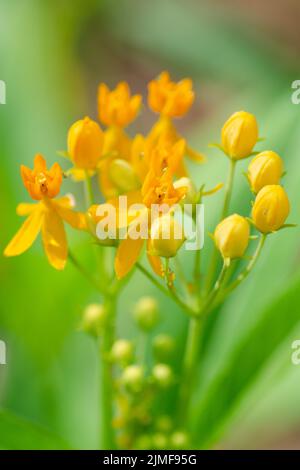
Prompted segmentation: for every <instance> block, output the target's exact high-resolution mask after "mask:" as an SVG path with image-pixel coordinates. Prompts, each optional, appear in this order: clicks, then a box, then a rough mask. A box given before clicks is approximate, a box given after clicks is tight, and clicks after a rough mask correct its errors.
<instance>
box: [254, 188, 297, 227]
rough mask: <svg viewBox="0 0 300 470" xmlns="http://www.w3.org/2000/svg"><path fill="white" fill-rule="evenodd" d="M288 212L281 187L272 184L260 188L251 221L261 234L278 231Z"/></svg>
mask: <svg viewBox="0 0 300 470" xmlns="http://www.w3.org/2000/svg"><path fill="white" fill-rule="evenodd" d="M289 212H290V203H289V199H288V197H287V194H286V192H285V190H284V189H283V187H282V186H279V185H277V184H272V185H268V186H265V187H264V188H262V189H261V190H260V191H259V193H258V194H257V196H256V199H255V202H254V205H253V208H252V219H253V222H254V224H255V226H256V228H257V229H258V230H259V231H260V232H262V233H270V232H275V231H276V230H278V229H280V228H281V227H282V226H283V225H284V223H285V221H286V219H287V217H288V215H289Z"/></svg>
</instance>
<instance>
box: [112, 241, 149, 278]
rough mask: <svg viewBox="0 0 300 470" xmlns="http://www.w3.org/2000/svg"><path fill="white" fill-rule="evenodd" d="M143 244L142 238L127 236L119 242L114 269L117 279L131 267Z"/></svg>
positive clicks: (124, 274)
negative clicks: (134, 238) (135, 238)
mask: <svg viewBox="0 0 300 470" xmlns="http://www.w3.org/2000/svg"><path fill="white" fill-rule="evenodd" d="M143 244H144V240H143V239H142V238H138V239H137V240H133V239H132V238H127V239H126V240H123V241H122V242H121V244H120V245H119V248H118V251H117V254H116V258H115V271H116V275H117V278H118V279H121V278H122V277H124V276H126V274H128V273H129V271H130V270H131V269H132V268H133V266H134V264H135V263H136V261H137V259H138V257H139V255H140V253H141V250H142V248H143Z"/></svg>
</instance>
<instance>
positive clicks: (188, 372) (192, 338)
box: [178, 318, 203, 427]
mask: <svg viewBox="0 0 300 470" xmlns="http://www.w3.org/2000/svg"><path fill="white" fill-rule="evenodd" d="M202 327H203V319H202V318H191V319H190V323H189V331H188V337H187V342H186V351H185V355H184V360H183V378H182V381H181V389H180V392H179V413H178V414H179V416H178V418H179V419H178V424H179V425H180V426H182V427H185V426H186V423H187V420H188V415H189V409H190V401H191V397H192V391H193V388H194V387H193V386H194V379H195V368H196V367H197V361H198V355H199V349H200V342H201V336H202Z"/></svg>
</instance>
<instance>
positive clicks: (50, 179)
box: [4, 155, 86, 269]
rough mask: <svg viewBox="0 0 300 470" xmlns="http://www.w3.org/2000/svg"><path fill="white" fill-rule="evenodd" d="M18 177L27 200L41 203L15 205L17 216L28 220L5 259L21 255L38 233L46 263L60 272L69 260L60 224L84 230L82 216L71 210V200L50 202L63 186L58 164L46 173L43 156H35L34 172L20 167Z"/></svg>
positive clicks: (64, 236)
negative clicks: (20, 176)
mask: <svg viewBox="0 0 300 470" xmlns="http://www.w3.org/2000/svg"><path fill="white" fill-rule="evenodd" d="M21 174H22V179H23V182H24V186H25V187H26V189H27V190H28V192H29V194H30V196H31V197H32V198H33V199H35V200H39V201H40V202H38V203H37V204H24V203H23V204H19V205H18V207H17V214H18V215H21V216H28V217H27V219H26V220H25V222H24V224H23V225H22V226H21V228H20V229H19V231H18V232H17V234H16V235H15V236H14V237H13V239H12V240H11V241H10V243H9V244H8V246H7V247H6V248H5V251H4V255H5V256H17V255H20V254H22V253H24V252H25V251H26V250H28V248H30V247H31V245H32V244H33V242H34V241H35V239H36V238H37V236H38V234H39V232H41V233H42V239H43V245H44V249H45V252H46V255H47V258H48V261H49V263H50V264H51V265H52V266H53V267H54V268H56V269H63V268H64V266H65V263H66V260H67V256H68V246H67V240H66V233H65V229H64V225H63V221H65V222H67V223H68V224H70V225H71V226H72V227H74V228H77V229H85V228H86V222H85V216H84V214H81V213H78V212H74V211H73V210H72V205H73V204H72V200H71V199H70V198H69V197H68V196H65V197H62V198H60V199H56V200H53V197H55V196H56V195H57V194H58V192H59V190H60V186H61V183H62V172H61V168H60V166H59V165H58V164H57V163H55V164H54V165H53V167H52V168H51V169H50V170H49V171H48V170H47V168H46V162H45V160H44V158H43V157H42V155H36V157H35V160H34V169H33V170H30V169H29V168H27V167H25V166H22V167H21Z"/></svg>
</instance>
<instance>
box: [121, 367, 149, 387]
mask: <svg viewBox="0 0 300 470" xmlns="http://www.w3.org/2000/svg"><path fill="white" fill-rule="evenodd" d="M121 380H122V383H123V384H124V385H125V387H126V388H127V390H128V391H130V392H133V393H139V392H141V391H142V388H143V385H144V370H143V368H142V367H141V366H139V365H132V366H128V367H126V369H124V372H123V374H122V379H121Z"/></svg>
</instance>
